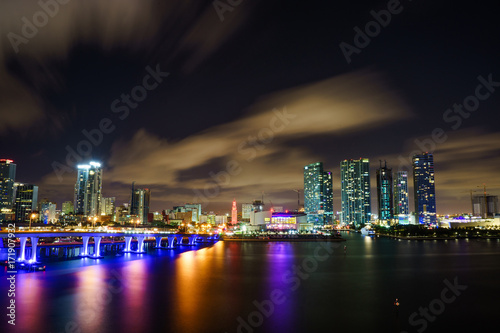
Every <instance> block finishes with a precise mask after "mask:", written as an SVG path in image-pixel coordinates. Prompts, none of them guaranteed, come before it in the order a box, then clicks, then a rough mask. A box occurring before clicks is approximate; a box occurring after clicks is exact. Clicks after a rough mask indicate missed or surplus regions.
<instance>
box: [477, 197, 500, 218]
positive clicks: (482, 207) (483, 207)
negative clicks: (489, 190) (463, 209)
mask: <svg viewBox="0 0 500 333" xmlns="http://www.w3.org/2000/svg"><path fill="white" fill-rule="evenodd" d="M496 213H498V196H496V195H488V194H484V195H475V196H474V197H473V199H472V214H473V215H474V216H481V217H482V218H488V217H495V214H496Z"/></svg>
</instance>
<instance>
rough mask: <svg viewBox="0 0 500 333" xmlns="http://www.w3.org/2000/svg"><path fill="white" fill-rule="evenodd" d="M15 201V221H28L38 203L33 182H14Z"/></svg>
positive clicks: (36, 191) (36, 190) (36, 189)
mask: <svg viewBox="0 0 500 333" xmlns="http://www.w3.org/2000/svg"><path fill="white" fill-rule="evenodd" d="M15 192H16V202H15V207H14V210H15V212H16V221H19V222H25V221H29V220H30V218H31V214H32V213H33V212H34V211H36V208H37V203H38V186H35V185H33V184H20V183H15Z"/></svg>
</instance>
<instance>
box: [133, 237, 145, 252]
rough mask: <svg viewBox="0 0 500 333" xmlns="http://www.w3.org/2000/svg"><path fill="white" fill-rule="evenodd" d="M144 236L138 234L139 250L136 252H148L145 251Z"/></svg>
mask: <svg viewBox="0 0 500 333" xmlns="http://www.w3.org/2000/svg"><path fill="white" fill-rule="evenodd" d="M144 237H145V236H137V251H135V252H136V253H146V251H144Z"/></svg>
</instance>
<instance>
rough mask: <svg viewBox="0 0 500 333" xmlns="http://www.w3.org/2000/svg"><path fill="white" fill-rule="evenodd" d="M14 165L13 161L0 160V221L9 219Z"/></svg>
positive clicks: (10, 215) (11, 205) (12, 201)
mask: <svg viewBox="0 0 500 333" xmlns="http://www.w3.org/2000/svg"><path fill="white" fill-rule="evenodd" d="M15 178H16V165H15V164H14V161H13V160H8V159H0V221H2V220H6V219H9V220H10V219H11V217H12V212H13V210H12V208H13V204H14V198H15V197H14V181H15Z"/></svg>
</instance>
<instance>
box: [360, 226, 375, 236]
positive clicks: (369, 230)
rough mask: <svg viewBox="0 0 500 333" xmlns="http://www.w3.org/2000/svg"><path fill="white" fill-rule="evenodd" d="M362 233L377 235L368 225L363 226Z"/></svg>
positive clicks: (364, 234)
mask: <svg viewBox="0 0 500 333" xmlns="http://www.w3.org/2000/svg"><path fill="white" fill-rule="evenodd" d="M361 234H362V235H363V236H375V231H373V230H372V229H369V228H367V227H364V228H361Z"/></svg>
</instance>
